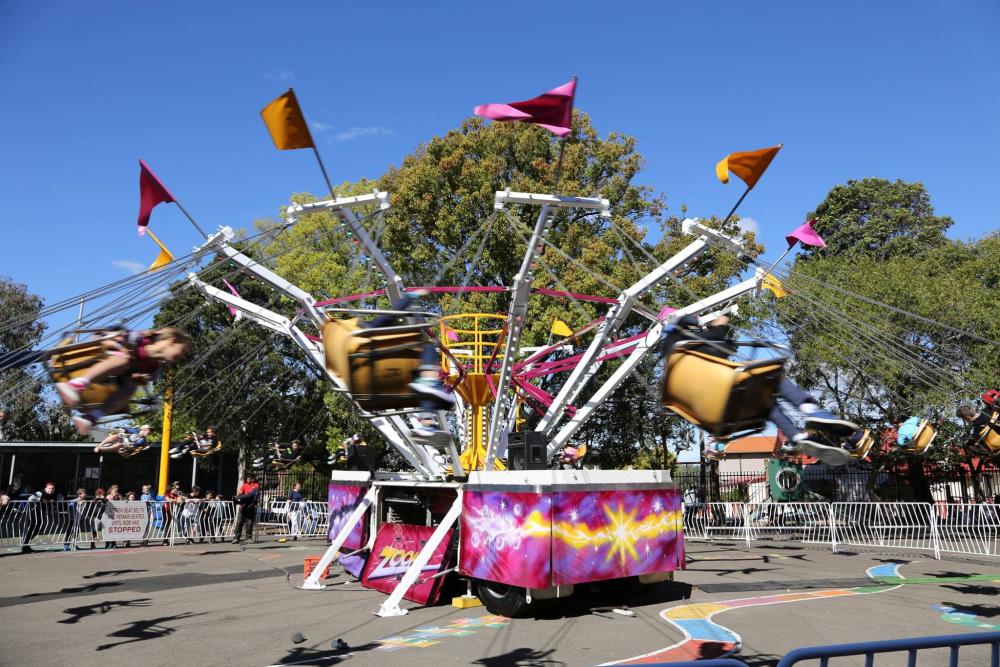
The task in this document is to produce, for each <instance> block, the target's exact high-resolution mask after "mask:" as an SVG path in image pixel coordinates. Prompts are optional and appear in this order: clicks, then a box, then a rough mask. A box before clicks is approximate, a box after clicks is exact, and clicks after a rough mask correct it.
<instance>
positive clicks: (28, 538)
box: [0, 499, 238, 550]
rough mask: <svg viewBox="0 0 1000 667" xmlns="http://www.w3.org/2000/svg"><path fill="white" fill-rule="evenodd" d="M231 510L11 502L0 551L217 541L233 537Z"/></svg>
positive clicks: (3, 511)
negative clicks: (5, 549) (13, 548)
mask: <svg viewBox="0 0 1000 667" xmlns="http://www.w3.org/2000/svg"><path fill="white" fill-rule="evenodd" d="M237 511H238V508H237V506H236V505H235V503H233V502H232V501H228V500H227V501H223V500H208V501H206V500H197V501H193V502H192V500H190V499H188V500H185V501H182V502H169V501H157V500H150V501H135V500H133V501H111V502H109V501H103V500H84V501H79V502H78V501H75V500H72V501H43V500H17V501H11V502H8V503H6V504H3V505H0V549H4V548H7V549H9V548H11V547H59V546H61V547H62V548H63V549H65V550H71V549H94V548H101V547H112V546H115V547H126V546H140V545H162V544H177V543H187V542H195V541H197V542H214V541H221V540H227V539H232V538H233V536H234V528H235V525H236V519H237Z"/></svg>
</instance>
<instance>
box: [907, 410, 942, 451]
mask: <svg viewBox="0 0 1000 667" xmlns="http://www.w3.org/2000/svg"><path fill="white" fill-rule="evenodd" d="M935 436H937V429H936V428H934V427H933V426H931V424H930V422H928V421H927V420H926V419H922V420H921V421H920V428H919V429H917V434H916V435H915V436H913V444H912V449H913V452H914V453H915V454H917V455H918V456H926V455H927V452H928V450H930V448H931V443H932V442H934V438H935Z"/></svg>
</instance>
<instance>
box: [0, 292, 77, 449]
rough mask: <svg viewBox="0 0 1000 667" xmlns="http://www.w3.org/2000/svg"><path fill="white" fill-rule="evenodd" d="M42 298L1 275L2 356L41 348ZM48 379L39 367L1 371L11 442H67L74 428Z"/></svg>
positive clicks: (0, 400) (0, 403)
mask: <svg viewBox="0 0 1000 667" xmlns="http://www.w3.org/2000/svg"><path fill="white" fill-rule="evenodd" d="M42 307H43V302H42V299H41V297H39V296H37V295H36V294H32V293H31V292H29V291H28V288H27V286H26V285H22V284H19V283H15V282H13V281H12V280H10V279H9V278H5V277H3V276H0V322H2V323H4V325H3V330H2V331H0V356H3V355H4V354H7V353H14V352H20V351H28V350H32V349H37V348H38V346H39V345H40V344H41V341H42V336H43V335H44V333H45V330H46V325H45V322H44V321H42V320H41V319H40V314H41V310H42ZM47 386H48V382H47V378H46V376H45V373H44V371H43V370H42V369H40V368H39V367H38V366H34V367H22V368H9V369H6V370H2V371H0V409H2V410H6V411H7V412H8V420H9V421H8V422H7V423H6V424H5V425H4V426H3V430H4V433H5V437H6V438H7V439H15V438H16V439H18V440H63V439H66V438H68V437H70V436H71V434H72V433H73V429H72V428H71V427H70V426H69V420H68V419H67V418H66V414H65V412H64V411H63V410H62V406H61V404H60V403H59V402H58V400H56V399H55V397H54V396H53V395H52V393H51V392H47V391H46V388H47Z"/></svg>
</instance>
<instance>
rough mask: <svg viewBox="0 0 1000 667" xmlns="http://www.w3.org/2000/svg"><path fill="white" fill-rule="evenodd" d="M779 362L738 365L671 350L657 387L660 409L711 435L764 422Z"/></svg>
mask: <svg viewBox="0 0 1000 667" xmlns="http://www.w3.org/2000/svg"><path fill="white" fill-rule="evenodd" d="M783 369H784V359H768V360H765V361H758V362H753V363H738V362H733V361H729V360H728V359H722V358H719V357H714V356H711V355H708V354H704V353H702V352H698V351H697V350H686V349H675V351H674V352H672V353H671V355H670V357H669V358H668V359H667V365H666V369H665V371H664V378H663V383H662V385H661V399H662V401H663V405H664V406H665V407H667V408H669V409H670V410H672V411H673V412H675V413H677V414H678V415H680V416H681V417H683V418H684V419H686V420H688V421H690V422H691V423H693V424H695V425H696V426H699V427H701V428H703V429H705V430H706V431H708V432H709V433H711V434H712V435H714V436H716V437H723V438H724V437H729V436H731V435H733V434H735V433H737V432H740V431H749V430H759V429H761V428H763V427H764V425H765V424H766V423H767V419H768V413H769V412H770V410H771V406H772V404H773V402H774V395H775V393H776V392H777V389H778V383H779V382H780V381H781V376H782V372H783Z"/></svg>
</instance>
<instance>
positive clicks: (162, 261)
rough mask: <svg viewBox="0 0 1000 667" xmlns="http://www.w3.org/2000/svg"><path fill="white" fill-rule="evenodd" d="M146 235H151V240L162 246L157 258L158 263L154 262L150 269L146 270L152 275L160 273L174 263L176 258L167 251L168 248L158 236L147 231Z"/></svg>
mask: <svg viewBox="0 0 1000 667" xmlns="http://www.w3.org/2000/svg"><path fill="white" fill-rule="evenodd" d="M146 233H147V234H149V238H151V239H153V240H154V241H156V245H158V246H160V254H159V255H157V256H156V261H154V262H153V263H152V264H151V265H150V266H149V268H148V269H146V270H147V271H149V272H150V273H152V272H153V271H159V270H160V269H162V268H163V267H164V266H166V265H167V264H169V263H170V262H172V261H174V256H173V254H172V253H171V252H170V251H169V250H167V246H165V245H163V242H162V241H160V239H158V238H156V235H155V234H153V232H151V231H150V230H148V229H147V230H146Z"/></svg>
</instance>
